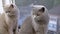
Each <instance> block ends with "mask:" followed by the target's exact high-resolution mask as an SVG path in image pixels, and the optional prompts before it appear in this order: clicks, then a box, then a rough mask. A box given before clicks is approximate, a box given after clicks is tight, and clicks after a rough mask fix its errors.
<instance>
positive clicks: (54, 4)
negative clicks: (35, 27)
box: [0, 0, 60, 34]
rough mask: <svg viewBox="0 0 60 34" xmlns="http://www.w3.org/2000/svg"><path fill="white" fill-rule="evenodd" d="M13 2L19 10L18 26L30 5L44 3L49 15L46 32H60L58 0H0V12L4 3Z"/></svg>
mask: <svg viewBox="0 0 60 34" xmlns="http://www.w3.org/2000/svg"><path fill="white" fill-rule="evenodd" d="M10 3H14V4H16V5H17V7H18V8H19V10H20V18H19V21H18V26H21V25H22V23H23V21H24V20H25V18H26V17H27V16H29V15H30V13H31V10H32V8H31V5H33V4H34V5H44V6H46V7H47V9H48V13H49V16H50V20H49V25H48V34H60V0H0V13H1V14H2V13H3V11H4V10H3V8H4V5H5V4H10Z"/></svg>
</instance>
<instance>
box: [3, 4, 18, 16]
mask: <svg viewBox="0 0 60 34" xmlns="http://www.w3.org/2000/svg"><path fill="white" fill-rule="evenodd" d="M4 12H5V14H6V15H8V16H16V15H17V13H18V11H17V8H16V6H15V5H14V4H7V5H5V6H4Z"/></svg>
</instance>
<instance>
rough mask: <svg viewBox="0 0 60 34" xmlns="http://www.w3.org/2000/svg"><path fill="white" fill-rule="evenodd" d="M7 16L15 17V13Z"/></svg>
mask: <svg viewBox="0 0 60 34" xmlns="http://www.w3.org/2000/svg"><path fill="white" fill-rule="evenodd" d="M8 16H9V17H15V16H16V15H14V14H10V15H8Z"/></svg>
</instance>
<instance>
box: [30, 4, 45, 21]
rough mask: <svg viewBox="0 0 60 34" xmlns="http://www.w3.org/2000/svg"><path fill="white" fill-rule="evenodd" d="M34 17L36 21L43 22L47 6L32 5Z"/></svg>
mask: <svg viewBox="0 0 60 34" xmlns="http://www.w3.org/2000/svg"><path fill="white" fill-rule="evenodd" d="M31 13H32V17H33V19H34V20H35V21H36V22H41V21H43V20H44V16H45V13H46V8H45V6H43V5H34V6H33V7H32V12H31Z"/></svg>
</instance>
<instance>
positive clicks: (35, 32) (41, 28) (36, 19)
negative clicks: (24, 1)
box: [20, 5, 49, 34]
mask: <svg viewBox="0 0 60 34" xmlns="http://www.w3.org/2000/svg"><path fill="white" fill-rule="evenodd" d="M48 23H49V16H48V10H47V9H46V7H45V6H43V5H33V6H32V12H31V16H29V17H27V18H26V19H25V20H24V23H23V24H22V26H21V29H20V34H47V30H48Z"/></svg>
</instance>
